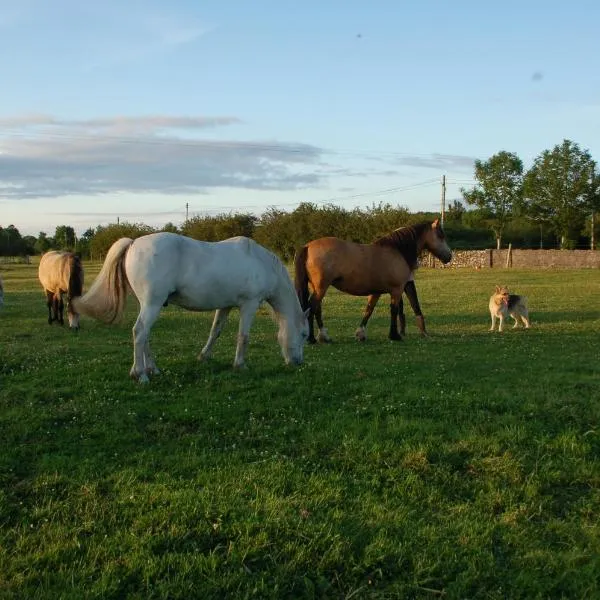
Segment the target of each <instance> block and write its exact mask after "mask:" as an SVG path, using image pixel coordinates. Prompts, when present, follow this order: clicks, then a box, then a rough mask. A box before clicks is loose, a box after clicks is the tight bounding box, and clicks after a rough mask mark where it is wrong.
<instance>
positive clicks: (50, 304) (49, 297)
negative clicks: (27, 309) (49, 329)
mask: <svg viewBox="0 0 600 600" xmlns="http://www.w3.org/2000/svg"><path fill="white" fill-rule="evenodd" d="M46 306H47V307H48V325H52V321H53V319H52V308H53V306H54V294H53V293H52V292H49V291H48V290H46Z"/></svg>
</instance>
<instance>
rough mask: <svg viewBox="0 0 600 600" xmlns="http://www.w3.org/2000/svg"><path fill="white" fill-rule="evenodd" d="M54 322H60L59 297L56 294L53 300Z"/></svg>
mask: <svg viewBox="0 0 600 600" xmlns="http://www.w3.org/2000/svg"><path fill="white" fill-rule="evenodd" d="M52 320H53V321H58V296H57V295H56V294H54V296H53V298H52Z"/></svg>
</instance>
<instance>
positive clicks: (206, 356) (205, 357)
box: [196, 352, 210, 362]
mask: <svg viewBox="0 0 600 600" xmlns="http://www.w3.org/2000/svg"><path fill="white" fill-rule="evenodd" d="M196 358H197V359H198V360H199V361H200V362H202V361H203V360H209V359H210V354H208V353H206V354H204V352H200V354H198V356H197V357H196Z"/></svg>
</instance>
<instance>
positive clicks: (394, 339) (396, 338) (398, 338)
mask: <svg viewBox="0 0 600 600" xmlns="http://www.w3.org/2000/svg"><path fill="white" fill-rule="evenodd" d="M389 338H390V340H392V342H401V341H402V336H401V335H390V336H389Z"/></svg>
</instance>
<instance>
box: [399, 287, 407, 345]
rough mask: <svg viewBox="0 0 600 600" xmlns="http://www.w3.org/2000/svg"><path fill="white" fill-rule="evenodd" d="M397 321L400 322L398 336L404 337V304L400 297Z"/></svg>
mask: <svg viewBox="0 0 600 600" xmlns="http://www.w3.org/2000/svg"><path fill="white" fill-rule="evenodd" d="M398 321H399V322H400V335H401V336H403V337H404V336H405V335H406V315H405V314H404V302H403V300H402V296H400V299H399V300H398Z"/></svg>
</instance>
